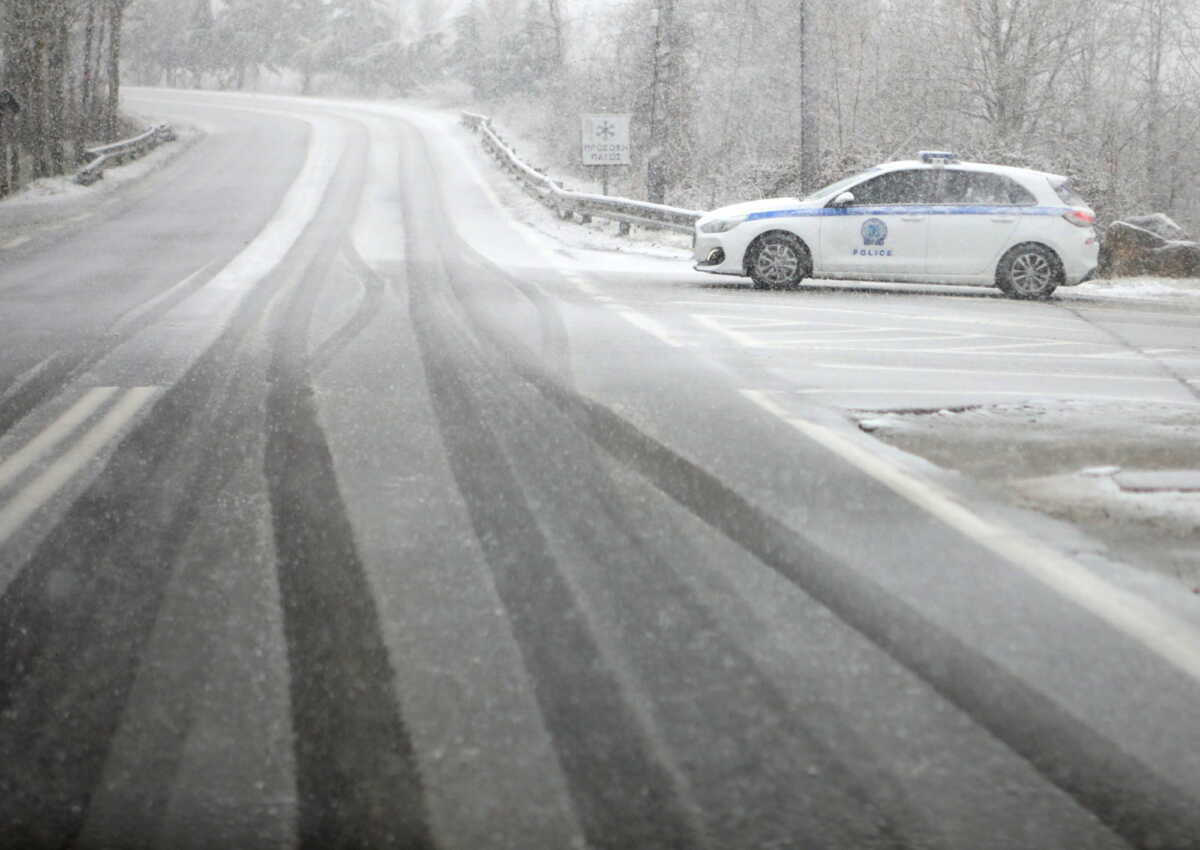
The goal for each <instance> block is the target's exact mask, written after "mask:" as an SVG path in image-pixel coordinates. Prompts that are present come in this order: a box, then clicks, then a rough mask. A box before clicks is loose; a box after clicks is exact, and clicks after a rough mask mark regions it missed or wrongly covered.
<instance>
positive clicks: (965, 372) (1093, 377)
mask: <svg viewBox="0 0 1200 850" xmlns="http://www.w3.org/2000/svg"><path fill="white" fill-rule="evenodd" d="M895 353H901V352H895ZM812 365H813V366H815V367H817V368H819V369H854V370H858V371H864V370H869V371H871V372H933V373H935V374H938V375H992V376H999V377H1003V378H1068V379H1071V380H1075V379H1076V378H1084V379H1087V380H1090V381H1134V382H1137V383H1144V384H1174V383H1178V382H1177V381H1176V380H1175V379H1174V378H1151V377H1146V376H1136V375H1130V376H1126V375H1089V374H1087V373H1084V372H1078V373H1077V372H1004V371H989V370H986V369H939V368H936V367H933V366H879V365H877V364H874V363H866V364H859V363H813V364H812Z"/></svg>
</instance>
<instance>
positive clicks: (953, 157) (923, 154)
mask: <svg viewBox="0 0 1200 850" xmlns="http://www.w3.org/2000/svg"><path fill="white" fill-rule="evenodd" d="M917 156H918V157H920V159H921V162H930V163H936V162H940V163H942V164H943V165H944V164H946V163H947V162H958V154H956V153H950V151H918V152H917Z"/></svg>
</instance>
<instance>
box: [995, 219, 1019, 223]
mask: <svg viewBox="0 0 1200 850" xmlns="http://www.w3.org/2000/svg"><path fill="white" fill-rule="evenodd" d="M992 221H994V222H996V224H1012V223H1013V222H1014V221H1016V219H1015V218H993V219H992Z"/></svg>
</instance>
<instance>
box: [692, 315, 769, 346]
mask: <svg viewBox="0 0 1200 850" xmlns="http://www.w3.org/2000/svg"><path fill="white" fill-rule="evenodd" d="M692 320H693V321H695V322H696V324H699V325H703V326H704V327H706V328H708V329H709V330H713V331H716V332H717V333H719V334H721V336H724V337H727V338H728V339H731V340H733V342H734V343H736V344H737V345H740V346H742V348H766V347H768V343H765V342H763V341H762V340H760V339H758V338H757V337H754V336H751V335H750V334H746V333H742V332H741V331H736V330H734V329H733V328H727V327H725V325H723V324H721V323H720V322H718V321H717V320H716V319H713V318H711V317H709V316H701V315H699V314H694V315H693V316H692Z"/></svg>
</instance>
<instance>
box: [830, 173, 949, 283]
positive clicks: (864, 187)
mask: <svg viewBox="0 0 1200 850" xmlns="http://www.w3.org/2000/svg"><path fill="white" fill-rule="evenodd" d="M935 177H936V174H935V173H934V172H933V171H932V170H931V169H928V168H913V169H902V170H898V171H889V172H886V173H884V174H880V175H878V176H875V177H871V178H869V179H867V180H864V181H863V182H862V183H859V184H857V185H855V186H852V187H850V189H849V190H848V191H849V192H850V193H851V194H853V195H854V200H853V201H851V202H850V203H849V204H847V205H844V206H840V207H836V206H830V207H827V208H826V209H825V214H824V215H823V216H822V217H821V236H820V244H821V250H820V252H819V257H818V258H817V259H816V263H815V265H816V271H815V273H816V274H817V275H821V274H827V275H830V276H835V277H836V276H840V275H846V276H850V277H859V278H870V277H878V278H881V279H887V278H896V277H900V278H904V277H919V276H920V275H922V274H923V273H924V271H925V250H926V240H927V231H928V227H929V208H930V206H931V205H932V204H933V203H934V201H935V200H936V197H935V193H936V184H935Z"/></svg>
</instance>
